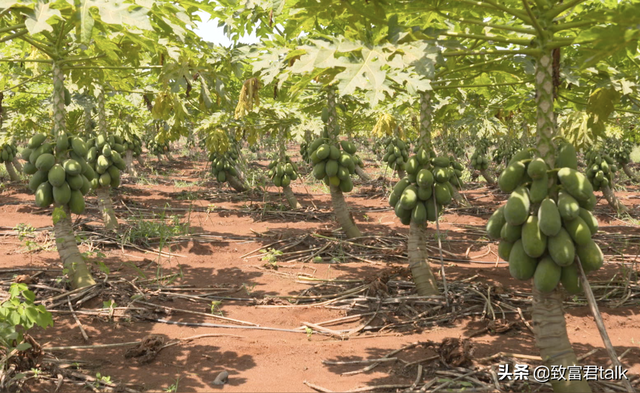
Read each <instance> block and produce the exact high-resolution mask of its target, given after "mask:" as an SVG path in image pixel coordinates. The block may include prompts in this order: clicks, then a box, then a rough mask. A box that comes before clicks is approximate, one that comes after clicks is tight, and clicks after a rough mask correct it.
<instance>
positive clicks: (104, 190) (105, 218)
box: [96, 187, 118, 231]
mask: <svg viewBox="0 0 640 393" xmlns="http://www.w3.org/2000/svg"><path fill="white" fill-rule="evenodd" d="M110 190H111V187H98V188H97V189H96V195H97V196H98V208H99V209H100V213H101V214H102V222H103V223H104V228H105V229H106V230H108V231H114V230H116V229H118V219H117V218H116V213H115V211H114V210H113V203H112V202H111V196H110V195H109V191H110Z"/></svg>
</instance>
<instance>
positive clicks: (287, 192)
mask: <svg viewBox="0 0 640 393" xmlns="http://www.w3.org/2000/svg"><path fill="white" fill-rule="evenodd" d="M282 193H283V194H284V197H285V198H286V200H287V202H288V203H289V207H291V208H292V209H297V208H298V199H296V196H295V194H294V193H293V190H292V189H291V187H290V186H283V187H282Z"/></svg>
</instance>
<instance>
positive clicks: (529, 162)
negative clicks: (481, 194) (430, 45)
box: [414, 0, 637, 392]
mask: <svg viewBox="0 0 640 393" xmlns="http://www.w3.org/2000/svg"><path fill="white" fill-rule="evenodd" d="M587 3H588V4H589V7H581V6H580V5H581V4H585V5H586V4H587ZM472 4H473V5H477V3H476V2H471V1H468V2H467V1H464V0H463V1H457V2H449V3H439V4H438V6H437V7H436V5H435V4H432V3H430V2H427V3H425V4H423V5H420V6H418V7H417V8H419V7H424V8H425V9H423V11H427V9H429V8H430V7H433V9H432V10H431V11H432V12H433V15H435V14H438V15H440V16H441V17H443V18H444V21H447V22H449V23H454V26H456V29H457V31H453V32H449V31H447V32H445V33H440V35H444V36H457V37H458V38H460V37H466V38H468V39H472V40H477V41H480V42H483V43H484V44H483V45H480V46H477V47H476V48H474V49H466V48H461V49H450V50H446V51H444V52H443V56H445V57H446V58H448V57H461V56H464V57H469V56H484V55H487V54H491V55H496V56H502V55H505V54H509V53H511V54H522V55H527V56H528V57H529V58H531V59H532V60H533V65H534V67H535V68H534V72H533V84H534V86H535V104H536V110H537V115H536V125H537V126H536V138H537V139H536V147H535V149H525V150H524V151H522V152H520V153H518V154H516V155H515V156H514V157H513V158H512V159H511V161H510V163H509V165H508V166H507V168H506V169H505V171H504V172H503V173H502V175H501V177H500V179H499V184H500V187H501V189H502V190H503V191H505V192H511V196H510V197H509V200H508V202H507V204H506V205H505V206H504V207H501V208H500V209H498V210H497V211H496V213H495V214H494V216H492V218H491V219H490V220H489V223H488V227H487V230H488V232H489V233H490V235H491V236H493V237H500V238H502V239H503V240H502V242H504V246H503V253H502V256H503V258H504V257H506V256H507V254H508V260H509V268H510V272H511V274H512V275H513V276H514V277H516V278H518V279H522V280H526V279H531V278H533V279H534V290H533V321H534V332H535V335H536V342H537V345H538V347H539V348H540V351H541V355H542V358H543V361H544V362H545V364H547V365H548V366H551V365H552V364H553V365H562V366H570V365H574V364H578V362H577V358H576V356H575V353H574V351H573V349H572V347H571V344H570V342H569V340H568V337H567V333H566V323H565V321H564V316H563V311H562V296H561V293H560V292H559V290H558V289H557V285H558V284H559V283H560V282H562V284H563V286H564V287H565V288H566V289H567V290H569V291H580V288H579V285H580V283H581V282H583V280H580V278H579V277H578V273H577V272H578V268H577V267H576V263H581V265H582V268H583V269H584V270H585V272H590V271H593V270H597V269H598V268H599V267H600V266H601V265H602V262H603V256H602V252H601V251H600V249H599V248H598V246H597V245H596V244H595V243H594V242H593V240H592V239H591V236H592V234H593V232H594V230H595V229H596V226H595V222H596V221H595V219H594V218H593V215H592V214H591V213H590V210H591V209H593V207H594V205H595V203H594V202H595V196H594V195H593V188H592V186H591V184H590V183H589V182H588V180H587V178H586V176H585V175H584V174H582V173H580V172H578V171H577V170H576V169H577V159H576V155H575V149H574V148H573V146H572V145H571V144H568V143H563V144H560V145H559V144H558V139H557V137H558V136H559V133H558V129H557V123H556V115H555V112H554V105H555V98H556V94H557V91H558V88H559V87H561V86H560V84H561V83H560V81H559V79H558V75H559V74H558V72H559V67H560V64H559V63H558V60H559V58H560V54H561V52H560V48H563V47H566V46H569V45H579V46H578V48H579V51H578V56H576V57H575V58H577V59H581V60H583V61H584V63H582V64H580V65H582V66H588V65H590V64H592V63H593V62H597V61H598V60H599V59H602V56H603V53H609V51H610V50H612V49H615V50H618V49H620V47H618V48H608V49H607V48H606V47H605V46H604V41H605V40H607V38H609V39H610V38H611V37H612V36H616V35H617V34H621V33H619V30H618V29H620V26H619V25H615V24H610V25H609V27H608V28H605V29H600V28H598V29H592V30H590V31H589V33H588V34H587V37H585V35H582V36H580V32H581V31H585V29H587V28H589V27H593V26H595V25H596V24H597V23H599V22H601V21H599V20H598V16H599V15H601V12H604V13H610V14H612V15H616V16H614V17H612V19H607V22H609V23H611V21H615V22H616V23H624V22H625V18H624V17H623V16H622V15H624V14H623V12H633V11H636V12H637V9H636V10H633V9H629V8H627V7H631V8H633V7H634V6H628V5H621V6H620V8H619V9H614V10H611V9H603V7H604V6H603V5H602V4H601V3H598V4H596V3H595V2H592V3H589V2H585V1H582V0H576V1H571V2H565V3H561V2H556V1H536V2H535V3H534V4H529V2H527V1H524V2H516V1H512V2H509V1H505V2H501V3H497V2H493V1H486V2H482V3H481V7H477V8H474V9H473V10H472V9H471V7H470V6H471V5H472ZM572 7H579V8H577V10H578V11H577V12H575V13H567V11H568V10H569V9H571V8H572ZM615 7H618V5H617V4H616V5H615ZM635 7H636V8H637V5H635ZM414 11H416V9H414ZM614 11H617V12H614ZM565 14H566V15H565ZM560 15H564V18H563V20H561V21H560V20H557V17H558V16H560ZM609 17H610V18H611V15H609ZM474 26H475V29H474ZM482 28H491V29H492V31H495V34H493V33H492V34H491V35H488V34H484V33H483V32H482V31H481V29H482ZM474 30H475V31H477V32H475V31H474ZM623 30H624V29H623ZM620 40H621V42H623V44H622V46H623V47H624V46H626V45H627V44H629V40H628V39H627V40H623V39H622V38H620ZM632 40H633V41H634V45H635V39H632ZM505 44H509V45H510V46H511V48H508V49H496V47H499V48H500V47H501V46H502V47H504V45H505ZM494 45H495V46H494ZM525 171H526V173H527V175H528V176H529V177H530V178H531V179H532V181H529V182H527V183H526V184H525V177H524V176H525ZM557 186H559V187H557ZM580 208H582V210H580ZM576 212H578V213H581V214H582V216H581V217H578V216H575V214H576ZM578 215H579V214H578ZM582 217H584V218H582ZM572 218H573V219H572ZM501 224H502V225H501ZM518 225H523V226H522V230H521V231H520V230H519V229H518V230H517V231H516V234H517V233H521V237H522V238H521V239H515V238H516V236H515V235H516V234H514V236H513V237H512V238H511V239H513V243H511V242H510V241H509V239H505V237H507V236H509V233H511V232H513V231H507V232H506V233H505V234H504V236H503V234H502V233H498V232H502V231H499V230H498V228H499V227H500V228H502V227H505V226H506V228H509V227H510V226H511V227H517V226H518ZM501 244H502V243H501ZM576 246H577V247H576ZM509 248H510V249H509ZM547 249H548V251H549V253H550V256H544V252H545V250H547ZM571 250H574V252H575V254H574V255H576V254H577V256H578V258H577V262H574V258H573V257H574V255H571V252H570V251H571ZM506 251H509V252H506ZM584 282H586V281H584ZM551 383H552V385H553V388H554V391H576V392H577V391H590V387H589V386H588V384H587V383H586V382H585V381H566V380H554V381H551Z"/></svg>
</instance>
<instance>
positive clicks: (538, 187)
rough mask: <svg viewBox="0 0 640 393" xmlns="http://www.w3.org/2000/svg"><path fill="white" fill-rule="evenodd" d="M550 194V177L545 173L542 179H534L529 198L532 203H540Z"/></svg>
mask: <svg viewBox="0 0 640 393" xmlns="http://www.w3.org/2000/svg"><path fill="white" fill-rule="evenodd" d="M548 194H549V175H547V173H546V172H545V173H544V174H543V175H542V177H541V178H539V179H534V180H533V181H532V182H531V188H530V189H529V198H530V199H531V202H532V203H540V202H542V200H543V199H544V198H546V197H547V195H548Z"/></svg>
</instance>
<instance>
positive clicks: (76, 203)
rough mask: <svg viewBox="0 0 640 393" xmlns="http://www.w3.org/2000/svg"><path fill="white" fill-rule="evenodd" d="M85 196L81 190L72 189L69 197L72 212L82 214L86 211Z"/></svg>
mask: <svg viewBox="0 0 640 393" xmlns="http://www.w3.org/2000/svg"><path fill="white" fill-rule="evenodd" d="M84 207H85V205H84V197H83V196H82V192H80V190H72V191H71V198H70V199H69V210H71V213H75V214H82V213H83V212H84Z"/></svg>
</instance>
